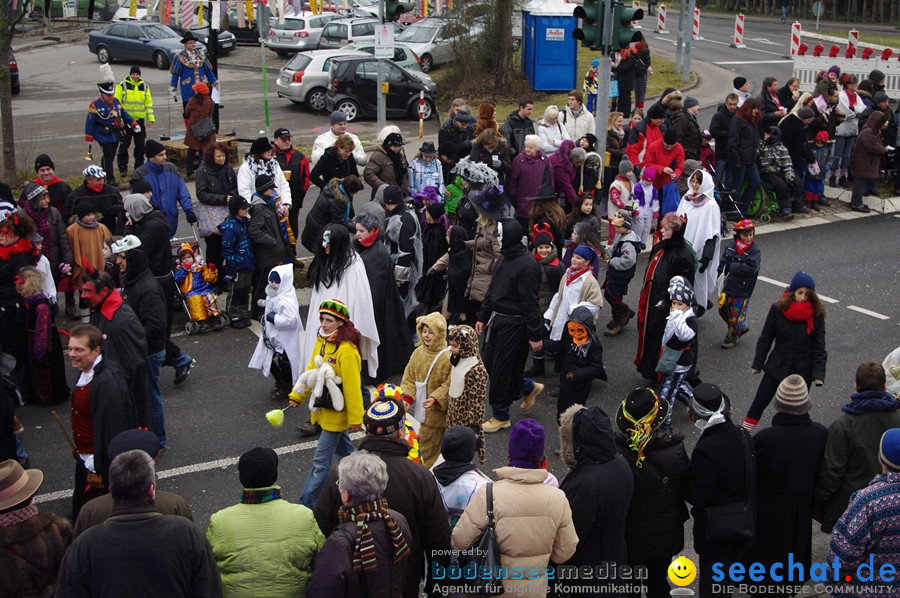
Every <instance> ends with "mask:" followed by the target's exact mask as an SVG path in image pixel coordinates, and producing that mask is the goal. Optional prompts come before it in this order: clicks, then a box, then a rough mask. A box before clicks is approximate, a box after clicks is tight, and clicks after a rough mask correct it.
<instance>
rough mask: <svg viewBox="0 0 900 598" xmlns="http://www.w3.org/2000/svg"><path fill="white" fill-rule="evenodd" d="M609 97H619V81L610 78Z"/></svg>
mask: <svg viewBox="0 0 900 598" xmlns="http://www.w3.org/2000/svg"><path fill="white" fill-rule="evenodd" d="M609 97H611V98H617V97H619V82H618V81H616V80H615V79H612V80H611V81H610V82H609Z"/></svg>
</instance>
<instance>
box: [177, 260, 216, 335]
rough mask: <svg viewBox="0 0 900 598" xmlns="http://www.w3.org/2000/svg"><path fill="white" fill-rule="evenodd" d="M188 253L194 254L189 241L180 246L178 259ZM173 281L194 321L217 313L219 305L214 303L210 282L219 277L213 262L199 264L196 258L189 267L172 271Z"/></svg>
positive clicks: (213, 291) (214, 295)
mask: <svg viewBox="0 0 900 598" xmlns="http://www.w3.org/2000/svg"><path fill="white" fill-rule="evenodd" d="M188 253H190V254H191V256H194V250H193V249H192V248H191V245H190V244H189V243H185V244H184V245H182V246H181V251H179V252H178V259H179V260H181V259H182V256H183V255H185V254H188ZM173 276H174V277H175V283H176V284H177V285H178V288H180V289H181V292H182V294H183V295H184V300H185V302H186V303H187V307H188V313H189V314H190V316H191V320H192V321H194V322H202V321H203V320H206V319H207V318H209V317H216V316H218V315H219V307H218V305H216V291H215V289H214V288H213V286H212V283H214V282H216V281H217V280H218V279H219V273H218V272H217V271H216V266H215V264H200V263H198V262H197V261H196V260H195V261H194V263H193V264H191V265H190V266H189V267H185V266H184V265H182V266H180V267H178V268H177V269H176V270H175V272H173Z"/></svg>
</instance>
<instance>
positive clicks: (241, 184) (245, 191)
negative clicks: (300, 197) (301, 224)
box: [237, 137, 293, 211]
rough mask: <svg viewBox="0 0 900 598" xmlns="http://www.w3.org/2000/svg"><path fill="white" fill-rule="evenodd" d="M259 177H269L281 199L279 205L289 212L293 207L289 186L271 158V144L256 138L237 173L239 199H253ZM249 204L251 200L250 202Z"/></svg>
mask: <svg viewBox="0 0 900 598" xmlns="http://www.w3.org/2000/svg"><path fill="white" fill-rule="evenodd" d="M260 175H265V176H270V177H272V180H273V181H274V182H275V189H277V190H278V196H279V197H280V198H281V205H282V206H284V207H285V209H286V210H288V211H290V209H291V207H292V206H293V201H292V198H291V186H290V184H288V181H287V179H286V178H285V176H284V171H283V170H281V165H280V164H279V163H278V160H276V159H275V158H274V157H273V149H272V143H271V142H270V141H269V140H268V139H266V138H265V137H259V138H257V139H256V140H255V141H254V142H253V144H252V145H251V146H250V151H249V152H247V155H245V156H244V160H243V162H241V166H240V168H238V173H237V184H238V195H240V196H241V197H253V192H254V191H256V188H257V186H258V185H257V184H256V179H257V177H259V176H260ZM251 203H253V202H252V200H251Z"/></svg>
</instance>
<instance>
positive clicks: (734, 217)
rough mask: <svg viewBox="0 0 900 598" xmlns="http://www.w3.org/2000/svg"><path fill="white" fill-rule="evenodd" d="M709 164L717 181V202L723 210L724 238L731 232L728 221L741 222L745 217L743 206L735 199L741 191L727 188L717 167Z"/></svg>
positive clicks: (710, 172)
mask: <svg viewBox="0 0 900 598" xmlns="http://www.w3.org/2000/svg"><path fill="white" fill-rule="evenodd" d="M708 166H709V167H710V168H709V174H711V175H712V178H713V182H714V183H715V194H716V202H717V203H718V204H719V210H720V211H721V212H722V238H723V239H724V238H726V237H727V236H728V232H729V229H728V222H729V221H731V222H739V221H741V220H743V219H744V214H743V212H742V211H741V207H740V206H739V205H738V204H737V202H736V201H735V200H734V196H735V195H740V193H739V192H737V191H735V190H733V189H726V188H725V185H724V184H723V183H722V178H721V177H720V176H719V175H718V173H717V172H716V169H715V168H713V167H712V164H709V165H708Z"/></svg>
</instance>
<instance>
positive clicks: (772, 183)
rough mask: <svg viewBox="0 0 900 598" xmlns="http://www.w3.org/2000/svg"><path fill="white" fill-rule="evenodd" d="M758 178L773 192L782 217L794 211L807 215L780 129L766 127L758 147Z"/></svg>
mask: <svg viewBox="0 0 900 598" xmlns="http://www.w3.org/2000/svg"><path fill="white" fill-rule="evenodd" d="M759 177H760V179H761V180H762V181H763V182H764V183H765V184H766V187H768V188H769V189H771V190H773V191H774V192H775V198H776V199H777V200H778V207H779V208H780V209H781V215H782V216H790V215H791V212H794V211H796V212H799V213H800V214H808V213H809V211H810V209H809V207H808V206H806V205H804V202H803V200H802V199H801V198H800V196H799V195H800V193H799V192H800V190H799V188H798V185H797V176H796V173H794V166H793V163H792V162H791V155H790V154H789V153H788V151H787V148H786V147H784V144H783V143H781V129H779V128H778V127H768V128H767V129H766V130H765V132H764V133H763V142H762V144H761V145H760V146H759Z"/></svg>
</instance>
